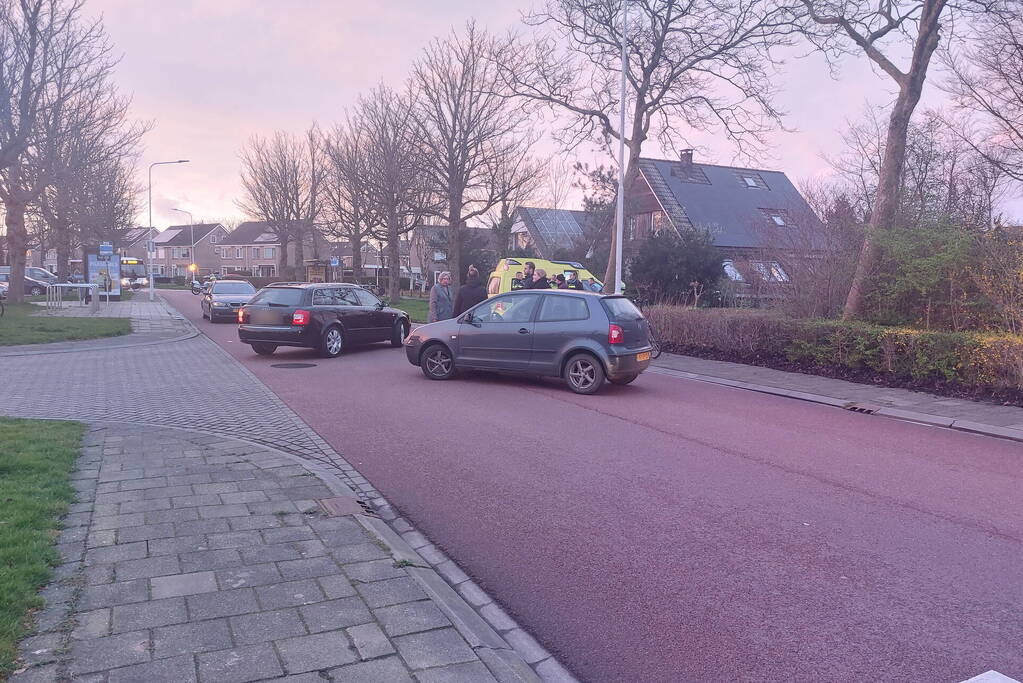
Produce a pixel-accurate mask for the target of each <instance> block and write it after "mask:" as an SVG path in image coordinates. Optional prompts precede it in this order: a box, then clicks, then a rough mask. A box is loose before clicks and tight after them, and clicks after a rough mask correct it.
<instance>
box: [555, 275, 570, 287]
mask: <svg viewBox="0 0 1023 683" xmlns="http://www.w3.org/2000/svg"><path fill="white" fill-rule="evenodd" d="M554 282H555V283H556V284H555V287H556V288H557V289H568V282H567V281H566V280H565V276H564V275H562V274H561V273H558V274H557V275H555V276H554Z"/></svg>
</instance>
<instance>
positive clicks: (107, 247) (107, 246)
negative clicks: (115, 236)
mask: <svg viewBox="0 0 1023 683" xmlns="http://www.w3.org/2000/svg"><path fill="white" fill-rule="evenodd" d="M113 253H114V245H112V244H111V243H110V242H103V243H101V244H100V245H99V255H100V256H110V255H112V254H113Z"/></svg>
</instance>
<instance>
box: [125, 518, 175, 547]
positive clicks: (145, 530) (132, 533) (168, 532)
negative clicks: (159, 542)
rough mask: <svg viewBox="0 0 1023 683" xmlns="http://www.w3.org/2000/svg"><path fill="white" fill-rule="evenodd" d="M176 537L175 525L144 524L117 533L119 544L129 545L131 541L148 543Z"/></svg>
mask: <svg viewBox="0 0 1023 683" xmlns="http://www.w3.org/2000/svg"><path fill="white" fill-rule="evenodd" d="M174 535H175V531H174V525H173V524H170V523H167V524H144V525H141V526H135V527H127V528H124V529H119V530H118V531H117V541H118V542H119V543H128V542H131V541H147V540H149V539H151V538H169V537H170V536H174Z"/></svg>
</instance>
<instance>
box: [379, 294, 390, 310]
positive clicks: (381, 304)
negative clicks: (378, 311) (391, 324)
mask: <svg viewBox="0 0 1023 683" xmlns="http://www.w3.org/2000/svg"><path fill="white" fill-rule="evenodd" d="M390 305H391V301H390V299H388V298H387V297H386V296H385V297H383V298H381V299H380V301H379V302H377V308H384V307H385V306H390Z"/></svg>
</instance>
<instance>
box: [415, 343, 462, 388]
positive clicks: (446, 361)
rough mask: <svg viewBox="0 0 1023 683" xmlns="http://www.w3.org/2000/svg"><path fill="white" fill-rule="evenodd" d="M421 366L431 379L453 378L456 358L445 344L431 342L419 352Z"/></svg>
mask: <svg viewBox="0 0 1023 683" xmlns="http://www.w3.org/2000/svg"><path fill="white" fill-rule="evenodd" d="M419 368H420V369H421V370H422V371H423V374H424V375H426V376H427V377H429V378H430V379H436V380H443V379H451V378H452V377H453V376H454V375H455V358H454V356H452V355H451V350H450V349H449V348H448V347H446V346H444V345H443V344H430V345H429V346H427V347H426V348H425V349H423V351H422V353H420V354H419Z"/></svg>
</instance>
